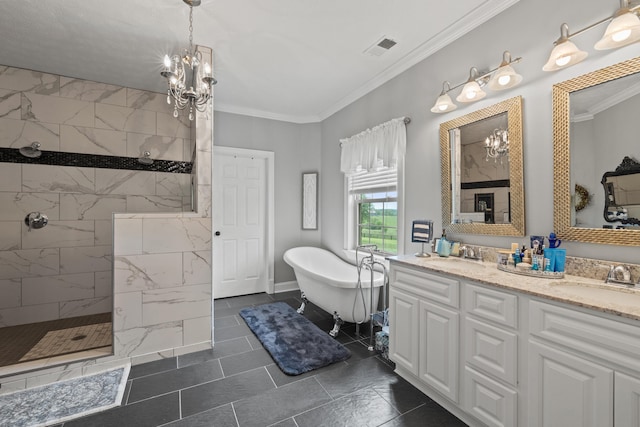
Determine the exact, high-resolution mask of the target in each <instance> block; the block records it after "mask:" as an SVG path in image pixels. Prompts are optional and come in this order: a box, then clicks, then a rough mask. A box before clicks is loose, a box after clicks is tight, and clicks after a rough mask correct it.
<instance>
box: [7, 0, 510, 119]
mask: <svg viewBox="0 0 640 427" xmlns="http://www.w3.org/2000/svg"><path fill="white" fill-rule="evenodd" d="M517 1H518V0H458V1H455V2H453V1H443V0H323V1H317V0H202V4H201V6H199V7H196V8H194V43H195V44H199V45H202V46H208V47H212V48H213V50H214V58H215V59H214V69H215V76H216V78H217V79H218V84H217V85H216V86H215V109H216V110H219V111H227V112H234V113H240V114H248V115H253V116H258V117H266V118H272V119H278V120H285V121H291V122H296V123H306V122H317V121H320V120H323V119H324V118H326V117H328V116H330V115H331V114H333V113H335V112H336V111H338V110H340V109H341V108H343V107H345V106H346V105H348V104H350V103H351V102H353V101H355V100H356V99H358V98H359V97H361V96H363V95H365V94H366V93H368V92H369V91H371V90H372V89H374V88H376V87H378V86H379V85H381V84H383V83H384V82H386V81H388V80H389V79H391V78H393V77H394V76H396V75H398V74H400V73H401V72H403V71H404V70H406V69H407V68H409V67H411V66H412V65H414V64H416V63H417V62H419V61H421V60H422V59H424V58H426V57H427V56H429V55H431V54H432V53H434V52H436V51H437V50H439V49H441V48H442V47H444V46H446V45H447V44H449V43H451V42H452V41H454V40H455V39H457V38H459V37H460V36H462V35H463V34H465V33H466V32H468V31H470V30H472V29H473V28H475V27H477V26H478V25H480V24H482V23H483V22H485V21H487V20H488V19H490V18H491V17H493V16H495V15H496V14H498V13H500V12H501V11H503V10H504V9H506V8H508V7H509V6H511V5H513V4H514V3H516V2H517ZM188 16H189V7H188V6H187V5H186V4H185V3H183V1H182V0H3V1H1V2H0V40H1V41H0V65H9V66H14V67H20V68H28V69H34V70H38V71H45V72H49V73H54V74H60V75H65V76H69V77H76V78H82V79H87V80H94V81H99V82H104V83H111V84H117V85H121V86H126V87H132V88H136V89H144V90H151V91H155V92H164V91H165V90H166V83H165V81H164V79H163V78H162V77H161V76H160V74H159V73H160V70H161V66H162V58H163V56H164V54H165V53H178V51H179V49H180V48H182V47H185V46H187V45H188V24H189V20H188ZM382 36H387V37H388V38H391V39H393V40H395V41H396V42H397V45H396V46H394V47H393V48H392V49H390V50H389V51H388V52H386V53H385V54H384V55H382V56H379V57H377V56H370V55H367V54H365V53H363V51H364V50H365V49H367V48H368V47H370V46H371V45H372V44H374V43H375V42H377V41H378V40H379V39H380V38H381V37H382Z"/></svg>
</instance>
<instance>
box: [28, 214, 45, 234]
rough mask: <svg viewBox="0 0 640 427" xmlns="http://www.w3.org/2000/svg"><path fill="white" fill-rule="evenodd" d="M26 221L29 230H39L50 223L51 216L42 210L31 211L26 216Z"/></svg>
mask: <svg viewBox="0 0 640 427" xmlns="http://www.w3.org/2000/svg"><path fill="white" fill-rule="evenodd" d="M24 223H25V224H26V225H27V227H29V230H28V231H31V230H33V229H35V230H37V229H39V228H42V227H44V226H45V225H47V224H48V223H49V218H47V216H46V215H44V214H41V213H40V212H30V213H28V214H27V216H26V217H25V218H24Z"/></svg>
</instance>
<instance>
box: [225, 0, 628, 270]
mask: <svg viewBox="0 0 640 427" xmlns="http://www.w3.org/2000/svg"><path fill="white" fill-rule="evenodd" d="M577 4H578V2H575V1H574V2H556V1H553V0H539V1H535V2H534V1H520V2H519V3H517V4H516V5H514V6H512V7H511V8H509V9H508V10H507V11H505V12H503V13H501V14H500V15H498V16H496V17H494V18H493V19H492V20H490V21H489V22H487V23H485V24H484V25H482V26H481V27H479V28H477V29H475V30H473V31H472V32H470V33H468V34H467V35H465V36H464V37H462V38H461V39H459V40H457V41H456V42H454V43H452V44H451V45H449V46H447V47H446V48H444V49H442V50H441V51H439V52H437V53H436V54H434V55H432V56H431V57H429V58H427V59H425V60H424V61H422V62H421V63H419V64H417V65H415V66H414V67H412V68H411V69H409V70H407V71H406V72H404V73H402V74H400V75H399V76H397V77H396V78H394V79H393V80H391V81H389V82H387V83H386V84H384V85H383V86H381V87H379V88H378V89H376V90H375V91H373V92H371V93H369V94H368V95H366V96H364V97H362V98H361V99H359V100H358V101H356V102H354V103H353V104H351V105H349V106H347V107H345V108H344V109H343V110H341V111H339V112H337V113H336V114H334V115H333V116H331V117H329V118H328V119H326V120H324V121H323V122H322V173H321V197H322V203H321V205H320V207H321V211H322V214H321V216H322V225H323V226H322V245H323V246H326V247H328V248H329V249H331V250H333V251H334V252H339V251H340V250H341V249H342V246H343V208H344V201H343V198H344V197H343V177H342V174H341V173H340V171H339V159H340V150H339V147H338V140H339V139H340V138H344V137H348V136H351V135H353V134H355V133H357V132H359V131H361V130H363V129H365V128H367V127H371V126H375V125H376V124H379V123H381V122H384V121H386V120H389V119H391V118H394V117H399V116H404V115H406V116H410V117H411V118H412V122H411V123H410V124H409V125H408V127H407V161H406V176H405V179H406V211H405V230H404V233H405V235H408V234H409V231H410V230H409V228H410V225H411V220H413V219H417V218H429V219H433V220H434V222H435V227H436V230H439V229H441V226H442V224H441V220H442V219H441V201H440V200H441V191H440V152H439V141H438V126H439V124H440V123H441V122H444V121H447V120H451V119H453V118H455V117H458V116H461V115H464V114H467V113H469V112H472V111H475V110H478V109H480V108H483V107H487V106H489V105H492V104H494V103H496V102H499V101H502V100H505V99H507V98H511V97H514V96H518V95H521V96H522V97H523V120H524V123H523V128H524V135H523V139H524V176H525V186H524V187H525V209H526V217H525V218H526V233H527V234H546V235H548V234H549V233H550V232H551V231H553V141H552V98H551V88H552V85H553V84H555V83H558V82H561V81H564V80H567V79H570V78H573V77H576V76H579V75H581V74H584V73H586V72H590V71H593V70H596V69H599V68H602V67H604V66H608V65H612V64H615V63H617V62H619V61H622V60H625V59H629V58H631V57H634V56H637V55H638V54H640V45H638V44H635V45H631V46H627V47H624V48H622V49H617V50H614V51H596V50H594V49H593V44H594V43H595V42H596V41H597V40H598V38H599V37H600V36H601V35H602V33H603V32H604V29H605V27H606V26H605V25H601V26H599V27H597V28H596V29H594V30H592V31H589V32H587V33H584V34H581V35H580V36H577V37H575V39H574V40H573V41H574V42H575V43H576V44H577V45H578V46H580V47H582V49H583V50H586V51H588V52H589V57H588V58H587V59H586V60H585V61H584V62H583V63H580V64H578V65H576V66H573V67H570V68H567V69H565V70H561V71H558V72H554V73H546V72H543V71H542V66H543V65H544V63H545V62H546V60H547V58H548V55H549V53H550V51H551V49H552V47H553V41H554V40H556V39H557V38H558V37H559V35H560V25H561V24H562V23H563V22H567V23H568V24H569V26H570V29H572V30H573V31H575V30H578V29H580V28H583V27H585V26H587V25H589V24H592V23H593V22H596V21H598V20H600V19H602V18H604V17H606V16H610V15H611V14H612V13H613V12H614V11H615V10H616V9H617V7H618V6H619V2H618V1H617V0H606V1H602V0H585V1H582V2H580V3H579V5H580V7H576V5H577ZM504 50H509V51H510V52H511V53H512V55H513V57H514V58H515V57H517V56H522V57H523V61H522V62H521V63H520V64H517V65H516V69H517V71H518V72H519V73H520V74H522V76H523V77H524V80H523V82H522V84H521V85H520V86H518V87H516V88H513V89H510V90H507V91H504V92H491V91H488V95H487V97H486V98H485V99H483V100H481V101H479V102H476V103H474V104H471V105H469V106H466V107H464V106H459V108H458V109H457V110H455V111H453V112H450V113H446V114H441V115H439V114H433V113H431V112H430V111H429V110H430V108H431V107H432V105H433V103H434V102H435V99H436V98H437V96H438V95H439V92H440V90H441V88H442V82H443V81H445V80H450V81H451V83H452V84H458V83H461V82H463V81H465V80H466V78H467V76H468V74H469V68H470V67H472V66H475V67H477V68H478V69H480V70H482V69H485V70H488V69H491V68H494V67H496V66H497V65H499V63H500V61H501V58H502V52H503V51H504ZM457 93H458V92H457V91H456V92H455V95H457ZM217 123H218V122H217ZM453 237H454V238H458V239H461V240H462V241H464V242H468V243H472V244H486V245H490V246H497V247H510V243H511V242H512V241H519V242H521V243H524V242H525V238H514V237H493V236H479V235H459V236H453ZM563 246H564V247H566V248H567V250H568V253H569V254H571V255H575V256H583V257H588V258H600V259H606V260H618V261H623V262H632V261H637V259H638V256H639V255H640V247H633V248H627V247H618V246H602V245H593V244H584V243H572V242H566V243H563ZM417 249H418V247H417V245H416V244H412V243H410V242H407V243H405V251H406V252H407V253H410V252H414V251H415V250H417Z"/></svg>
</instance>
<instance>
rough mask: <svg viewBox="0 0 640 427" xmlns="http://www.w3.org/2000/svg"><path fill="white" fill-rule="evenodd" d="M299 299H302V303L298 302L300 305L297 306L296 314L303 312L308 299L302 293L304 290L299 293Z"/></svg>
mask: <svg viewBox="0 0 640 427" xmlns="http://www.w3.org/2000/svg"><path fill="white" fill-rule="evenodd" d="M300 299H302V304H300V307H298V309H297V310H296V311H297V312H298V314H304V309H305V307H306V306H307V303H308V302H309V300H308V299H307V296H306V295H305V294H304V292H302V293H301V294H300Z"/></svg>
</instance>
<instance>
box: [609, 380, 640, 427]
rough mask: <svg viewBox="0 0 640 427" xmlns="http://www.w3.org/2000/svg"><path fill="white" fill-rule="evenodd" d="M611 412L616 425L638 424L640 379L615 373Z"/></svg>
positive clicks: (628, 426)
mask: <svg viewBox="0 0 640 427" xmlns="http://www.w3.org/2000/svg"><path fill="white" fill-rule="evenodd" d="M613 412H614V420H615V426H616V427H638V426H640V379H638V378H634V377H630V376H629V375H625V374H621V373H620V372H616V373H615V393H614V409H613Z"/></svg>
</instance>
